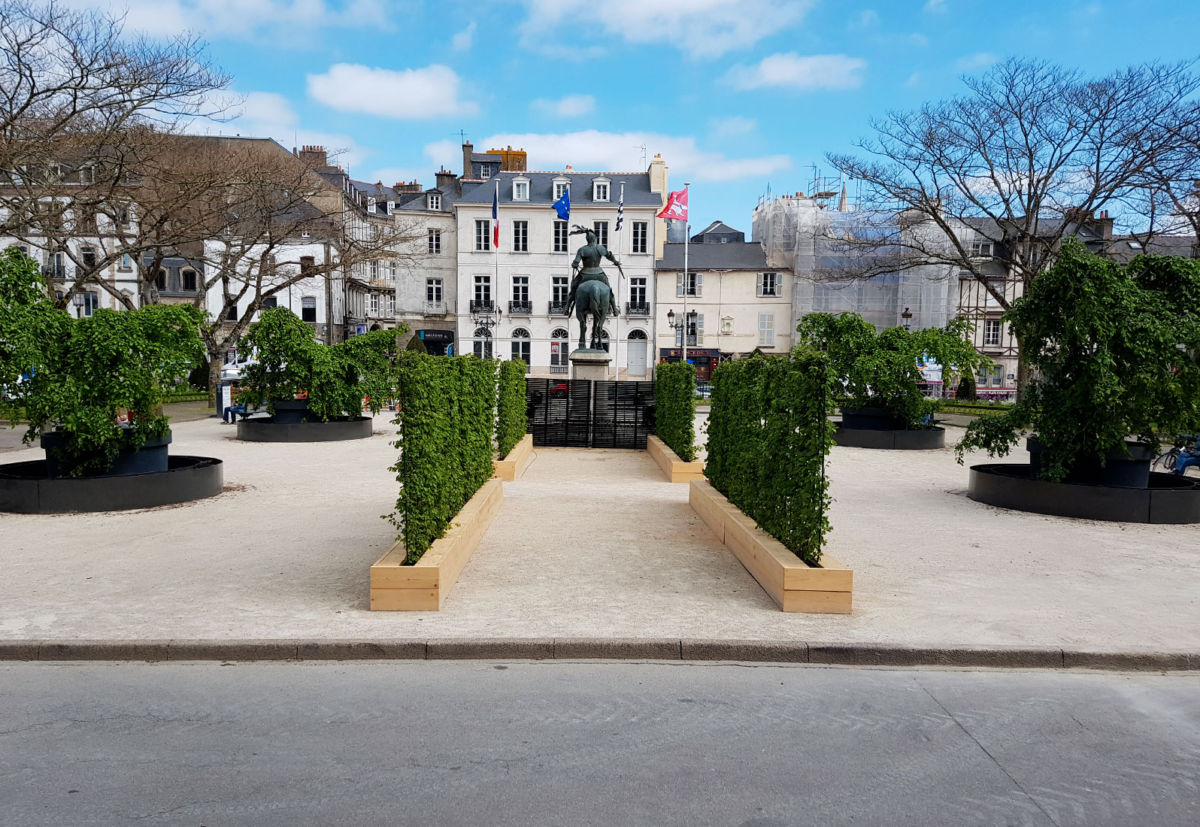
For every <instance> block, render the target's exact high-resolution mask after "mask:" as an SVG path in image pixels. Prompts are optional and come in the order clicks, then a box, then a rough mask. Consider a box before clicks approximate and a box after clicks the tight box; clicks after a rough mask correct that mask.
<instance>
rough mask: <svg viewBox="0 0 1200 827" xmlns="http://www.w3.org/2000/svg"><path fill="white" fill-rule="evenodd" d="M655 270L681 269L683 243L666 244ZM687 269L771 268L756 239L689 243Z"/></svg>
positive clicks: (757, 269)
mask: <svg viewBox="0 0 1200 827" xmlns="http://www.w3.org/2000/svg"><path fill="white" fill-rule="evenodd" d="M654 269H655V270H683V245H682V244H666V245H664V246H663V257H662V258H661V259H660V260H659V261H658V262H657V263H655V265H654ZM688 269H689V270H755V271H759V270H771V269H772V268H770V267H768V266H767V255H766V253H765V252H763V247H762V244H761V243H759V242H757V241H742V242H733V243H730V244H691V245H689V246H688Z"/></svg>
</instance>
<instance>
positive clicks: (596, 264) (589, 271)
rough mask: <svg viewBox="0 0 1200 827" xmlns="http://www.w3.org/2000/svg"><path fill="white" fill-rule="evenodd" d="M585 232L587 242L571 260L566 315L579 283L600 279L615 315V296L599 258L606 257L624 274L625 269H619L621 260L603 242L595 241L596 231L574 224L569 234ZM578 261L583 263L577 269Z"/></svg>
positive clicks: (570, 307)
mask: <svg viewBox="0 0 1200 827" xmlns="http://www.w3.org/2000/svg"><path fill="white" fill-rule="evenodd" d="M580 233H586V234H587V235H586V238H587V244H586V245H584V246H583V247H580V248H579V252H577V253H576V254H575V260H574V261H572V262H571V270H572V271H575V270H578V272H577V273H575V278H573V279H572V280H571V290H570V293H568V295H567V315H568V316H570V315H571V309H572V308H573V307H574V306H575V294H576V292H578V290H579V285H581V284H583V283H584V282H585V281H602V282H604V284H605V286H606V287H608V301H609V305H610V310H611V314H612V315H613V316H616V315H618V314H619V312H620V311H619V310H618V309H617V297H616V295H615V294H614V291H613V289H612V285H611V284H609V281H608V276H606V275H605V274H604V270H603V269H602V268H601V267H600V260H601V259H604V258H606V259H608V260H609V261H611V262H612V263H613V264H615V265H617V270H618V271H620V272H621V274H622V275H624V273H625V271H624V270H621V262H619V261H617V259H616V257H615V256H614V255H613V254H612V253H611V252H609V250H608V248H606V247H605V246H604V245H603V244H597V243H596V231H595V230H589V229H587V228H585V227H580V226H579V225H578V224H576V225H575V229H573V230H571V235H579V234H580ZM580 263H582V264H583V269H581V270H580V269H579V265H580Z"/></svg>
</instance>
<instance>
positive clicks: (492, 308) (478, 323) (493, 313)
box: [471, 301, 503, 358]
mask: <svg viewBox="0 0 1200 827" xmlns="http://www.w3.org/2000/svg"><path fill="white" fill-rule="evenodd" d="M471 304H472V307H471V321H472V322H473V323H474V324H475V329H476V330H478V329H479V328H481V327H482V328H483V329H484V330H486V331H487V339H488V348H489V349H491V347H492V345H493V343H494V342H495V339H494V338H493V337H492V328H493V327H495V326H496V325H498V324H500V317H501V315H503V313H502V311H501V310H500V305H499V303H493V302H485V301H481V302H472V303H471ZM472 338H474V334H473V333H472ZM491 355H492V354H489V357H488V358H490V357H491Z"/></svg>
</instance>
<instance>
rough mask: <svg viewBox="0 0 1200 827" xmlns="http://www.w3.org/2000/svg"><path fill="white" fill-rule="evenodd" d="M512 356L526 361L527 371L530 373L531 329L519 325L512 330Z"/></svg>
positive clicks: (514, 358)
mask: <svg viewBox="0 0 1200 827" xmlns="http://www.w3.org/2000/svg"><path fill="white" fill-rule="evenodd" d="M512 358H513V360H514V361H515V360H517V359H522V360H524V362H525V372H526V373H529V331H528V330H526V329H525V328H523V327H518V328H517V329H516V330H514V331H513V332H512Z"/></svg>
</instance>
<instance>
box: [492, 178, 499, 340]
mask: <svg viewBox="0 0 1200 827" xmlns="http://www.w3.org/2000/svg"><path fill="white" fill-rule="evenodd" d="M494 203H495V205H496V209H495V215H494V216H492V220H494V221H495V222H496V227H495V229H493V230H492V242H493V243H492V248H493V250H494V252H495V253H496V294H495V295H496V299H495V301H496V310H499V309H500V179H499V178H497V179H496V200H495V202H494ZM493 318H495V319H496V333H499V332H500V324H499V322H500V318H499V315H496V316H494V317H493ZM498 338H499V336H493V337H492V348H493V350H492V358H493V359H499V358H500V354H499V353H497V352H496V351H497V350H499V349H500V346H499V343H498V342H497V339H498Z"/></svg>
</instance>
